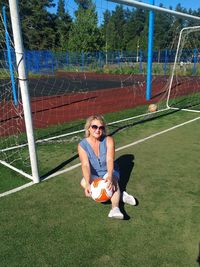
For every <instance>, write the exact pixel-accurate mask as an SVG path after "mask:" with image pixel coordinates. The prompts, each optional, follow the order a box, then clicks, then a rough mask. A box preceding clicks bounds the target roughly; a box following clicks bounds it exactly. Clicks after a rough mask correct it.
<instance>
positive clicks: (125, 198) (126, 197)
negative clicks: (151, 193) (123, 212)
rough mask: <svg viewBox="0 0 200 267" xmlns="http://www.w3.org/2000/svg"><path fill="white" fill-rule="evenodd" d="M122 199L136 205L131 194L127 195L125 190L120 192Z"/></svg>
mask: <svg viewBox="0 0 200 267" xmlns="http://www.w3.org/2000/svg"><path fill="white" fill-rule="evenodd" d="M122 200H123V202H124V203H126V204H129V205H132V206H135V205H136V200H135V198H134V197H133V196H131V195H129V194H128V193H126V192H125V191H124V192H123V194H122Z"/></svg>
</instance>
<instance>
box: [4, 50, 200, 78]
mask: <svg viewBox="0 0 200 267" xmlns="http://www.w3.org/2000/svg"><path fill="white" fill-rule="evenodd" d="M175 54H176V50H158V51H154V52H153V63H160V64H162V69H163V74H166V72H167V67H168V65H169V64H172V63H173V62H174V59H175ZM25 56H26V65H27V71H28V72H31V73H36V74H42V73H48V74H54V73H55V71H56V70H72V71H73V70H78V71H88V70H96V69H102V68H103V67H105V66H112V67H123V66H131V67H132V68H134V67H136V66H137V68H139V73H143V71H144V66H145V65H146V63H147V51H142V50H138V51H123V52H122V51H108V52H104V51H98V52H87V53H84V52H82V53H78V52H68V51H66V52H53V51H25ZM4 60H5V63H6V64H5V65H6V66H7V67H8V60H7V53H6V51H5V52H4ZM12 60H13V64H15V55H14V51H12ZM180 61H181V62H183V63H190V64H191V63H192V64H193V65H194V66H193V74H195V72H196V65H197V63H199V62H200V50H199V49H196V48H195V49H191V50H188V49H187V50H185V51H184V50H183V51H182V55H181V59H180Z"/></svg>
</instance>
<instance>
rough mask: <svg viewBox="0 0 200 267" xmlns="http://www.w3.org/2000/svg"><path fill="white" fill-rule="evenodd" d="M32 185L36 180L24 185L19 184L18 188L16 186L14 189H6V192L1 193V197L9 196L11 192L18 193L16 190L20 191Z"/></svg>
mask: <svg viewBox="0 0 200 267" xmlns="http://www.w3.org/2000/svg"><path fill="white" fill-rule="evenodd" d="M32 185H34V182H30V183H27V184H24V185H22V186H19V187H17V188H14V189H12V190H9V191H6V192H4V193H1V194H0V198H1V197H5V196H8V195H11V194H13V193H16V192H18V191H21V190H23V189H25V188H27V187H30V186H32Z"/></svg>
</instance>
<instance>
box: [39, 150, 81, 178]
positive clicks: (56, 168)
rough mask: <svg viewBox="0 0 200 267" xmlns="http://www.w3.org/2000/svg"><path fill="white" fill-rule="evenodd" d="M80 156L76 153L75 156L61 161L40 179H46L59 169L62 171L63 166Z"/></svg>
mask: <svg viewBox="0 0 200 267" xmlns="http://www.w3.org/2000/svg"><path fill="white" fill-rule="evenodd" d="M77 158H78V154H76V155H74V156H73V157H71V158H70V159H68V160H65V161H63V162H62V163H60V164H59V165H58V166H56V167H55V168H53V169H52V170H50V171H49V172H47V173H45V174H44V175H42V176H41V177H40V180H41V181H42V180H44V179H45V178H47V177H48V176H50V175H52V174H54V173H56V172H57V171H60V170H61V169H62V168H64V167H65V166H66V165H67V164H69V163H70V162H72V161H74V160H75V159H77Z"/></svg>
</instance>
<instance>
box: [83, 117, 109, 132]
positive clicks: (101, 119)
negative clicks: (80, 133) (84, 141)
mask: <svg viewBox="0 0 200 267" xmlns="http://www.w3.org/2000/svg"><path fill="white" fill-rule="evenodd" d="M93 120H98V121H99V122H100V123H101V124H102V125H103V126H104V127H105V130H104V131H103V135H106V134H107V130H106V122H105V119H104V117H103V116H102V115H92V116H90V117H89V118H87V120H86V123H85V137H89V136H90V131H89V128H90V126H91V123H92V121H93Z"/></svg>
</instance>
